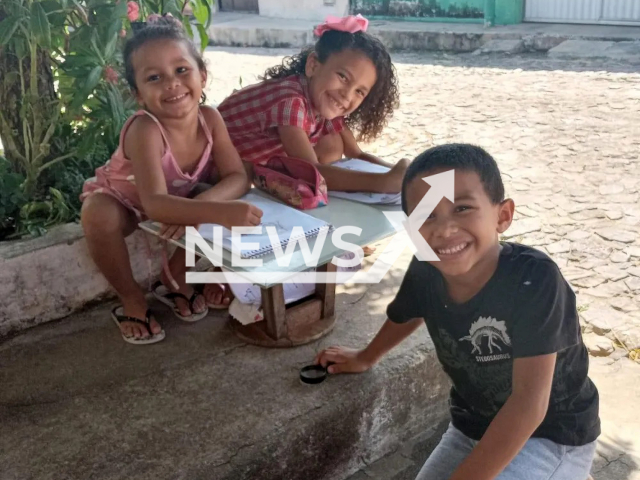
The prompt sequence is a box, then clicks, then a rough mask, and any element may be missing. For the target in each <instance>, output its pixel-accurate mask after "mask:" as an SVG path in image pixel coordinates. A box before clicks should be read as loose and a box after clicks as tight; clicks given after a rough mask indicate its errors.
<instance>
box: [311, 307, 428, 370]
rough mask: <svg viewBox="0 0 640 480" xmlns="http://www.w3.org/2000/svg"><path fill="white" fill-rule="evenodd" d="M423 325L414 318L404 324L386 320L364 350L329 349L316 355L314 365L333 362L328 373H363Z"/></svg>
mask: <svg viewBox="0 0 640 480" xmlns="http://www.w3.org/2000/svg"><path fill="white" fill-rule="evenodd" d="M423 324H424V320H423V319H422V318H414V319H412V320H409V321H408V322H405V323H395V322H392V321H391V320H387V321H386V322H384V325H382V328H380V331H378V334H377V335H376V336H375V338H374V339H373V340H371V343H369V345H368V346H367V347H366V348H365V349H364V350H360V351H354V350H349V349H346V348H343V347H331V348H328V349H326V350H324V351H322V352H320V353H319V354H318V356H317V357H316V363H317V364H320V365H322V366H324V367H326V366H327V363H329V362H333V363H334V364H335V365H331V366H330V367H329V373H360V372H364V371H365V370H368V369H369V368H371V367H373V366H374V365H375V364H376V363H378V361H379V360H380V359H381V358H382V357H383V356H384V355H385V354H386V353H387V352H389V351H390V350H391V349H392V348H394V347H395V346H396V345H398V344H399V343H401V342H402V341H403V340H404V339H405V338H407V337H408V336H409V335H411V334H412V333H413V332H415V331H416V330H417V329H418V328H419V327H420V325H423Z"/></svg>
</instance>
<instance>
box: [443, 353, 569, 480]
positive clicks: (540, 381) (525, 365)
mask: <svg viewBox="0 0 640 480" xmlns="http://www.w3.org/2000/svg"><path fill="white" fill-rule="evenodd" d="M556 355H557V354H556V353H552V354H549V355H540V356H536V357H528V358H516V359H515V360H514V362H513V387H512V393H511V396H510V397H509V399H508V400H507V401H506V403H505V404H504V406H503V407H502V408H501V409H500V411H499V412H498V414H497V415H496V417H495V418H494V419H493V421H492V422H491V425H489V428H488V429H487V431H486V432H485V434H484V436H483V437H482V440H480V442H478V445H476V447H475V448H474V449H473V451H472V452H471V453H470V454H469V456H468V457H467V458H466V459H465V460H464V462H462V464H460V466H459V467H458V468H457V469H456V471H455V472H454V473H453V475H452V476H451V478H450V480H493V479H494V478H496V477H497V476H498V475H499V474H500V472H502V470H504V469H505V467H506V466H507V465H509V463H510V462H511V460H513V458H514V457H515V456H516V455H517V454H518V452H520V450H521V449H522V447H523V446H524V444H525V443H526V442H527V440H529V438H531V435H532V434H533V432H534V431H535V430H536V429H537V428H538V426H539V425H540V424H541V423H542V421H543V420H544V417H545V415H546V414H547V409H548V408H549V397H550V395H551V385H552V382H553V373H554V369H555V365H556Z"/></svg>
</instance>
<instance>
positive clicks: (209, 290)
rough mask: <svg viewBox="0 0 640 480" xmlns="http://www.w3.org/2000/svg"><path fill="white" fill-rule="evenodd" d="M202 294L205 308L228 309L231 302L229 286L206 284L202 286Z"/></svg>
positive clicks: (231, 293) (231, 296)
mask: <svg viewBox="0 0 640 480" xmlns="http://www.w3.org/2000/svg"><path fill="white" fill-rule="evenodd" d="M203 294H204V298H205V300H206V302H207V306H208V307H210V308H215V309H219V310H223V309H225V308H229V305H230V304H231V301H232V300H233V292H232V291H231V287H229V285H222V284H219V283H207V284H206V285H205V286H204V290H203Z"/></svg>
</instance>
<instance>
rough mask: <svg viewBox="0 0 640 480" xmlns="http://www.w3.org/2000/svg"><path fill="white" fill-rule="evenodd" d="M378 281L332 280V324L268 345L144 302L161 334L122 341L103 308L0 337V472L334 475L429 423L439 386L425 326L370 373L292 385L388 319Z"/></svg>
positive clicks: (443, 393)
mask: <svg viewBox="0 0 640 480" xmlns="http://www.w3.org/2000/svg"><path fill="white" fill-rule="evenodd" d="M408 261H409V256H408V255H406V256H405V258H404V259H403V261H402V262H398V263H397V265H399V267H394V269H393V270H392V272H391V274H390V275H388V276H387V279H386V281H384V282H383V283H381V284H379V285H374V286H365V285H361V286H356V287H351V288H349V289H345V288H344V287H340V290H339V291H340V292H341V293H339V295H338V300H337V315H338V322H337V325H336V328H335V330H334V332H333V333H332V334H331V335H330V336H328V337H326V338H324V339H322V340H320V341H318V342H316V343H313V344H310V345H306V346H303V347H299V348H294V349H282V350H269V349H263V348H258V347H253V346H247V345H245V344H243V343H241V342H240V341H239V340H238V339H237V338H236V337H235V336H234V334H233V333H231V332H230V331H229V330H228V329H227V328H226V319H225V317H224V314H223V313H221V312H215V314H213V313H212V314H211V315H210V316H209V317H207V318H206V319H205V320H203V321H201V322H199V323H196V324H185V323H182V322H180V321H179V320H177V319H174V318H173V317H172V315H171V314H170V312H169V310H168V309H167V308H165V307H163V306H160V305H156V304H153V308H154V311H156V312H157V315H158V319H159V321H160V322H161V323H162V325H163V326H164V328H165V330H166V332H167V338H166V339H165V340H164V341H163V342H161V343H159V344H156V345H152V346H147V347H136V346H131V345H128V344H125V343H124V342H123V341H122V340H121V338H120V335H119V333H118V331H117V329H116V327H115V325H114V324H113V322H112V321H111V319H110V318H109V310H110V307H111V305H104V306H100V307H97V308H94V309H92V310H89V311H86V312H84V313H81V314H76V315H74V316H71V317H68V318H66V319H63V320H60V321H56V322H50V323H48V324H46V325H42V326H39V327H35V328H32V329H29V330H27V331H25V332H23V333H22V334H20V335H18V336H15V337H13V338H10V339H5V340H4V341H3V342H2V343H0V384H1V385H2V389H0V424H1V425H2V435H0V451H1V452H2V459H3V460H2V475H1V476H2V478H3V479H8V480H9V479H11V480H13V479H16V480H17V479H21V480H22V479H30V478H31V479H36V478H37V479H38V480H54V479H55V480H57V479H60V478H65V479H71V480H75V479H78V480H80V479H82V480H85V479H88V478H100V479H101V480H112V479H113V480H115V479H118V480H119V479H123V478H132V479H133V478H135V479H140V480H147V479H149V480H150V479H154V480H160V479H171V480H175V479H189V480H193V479H208V480H249V479H250V480H262V479H264V480H271V479H273V480H276V479H277V480H298V479H300V480H342V479H344V478H346V477H348V476H349V475H351V474H352V473H355V472H356V471H357V470H359V469H360V468H363V467H365V466H366V465H367V464H370V463H372V462H374V461H375V460H377V459H378V458H381V457H382V456H384V455H386V454H388V453H389V452H391V451H393V450H394V449H396V448H397V447H398V446H399V445H400V444H402V442H404V441H405V440H407V439H409V438H411V437H414V436H416V435H418V434H421V433H424V432H427V431H429V429H431V428H432V427H434V426H435V425H439V424H440V423H441V422H442V420H443V419H444V418H445V417H446V414H447V408H446V404H447V395H448V388H449V387H448V382H447V380H446V378H445V376H444V373H443V372H442V371H441V368H440V367H439V365H438V362H437V359H436V356H435V353H434V351H433V346H432V344H431V342H430V340H429V339H428V336H427V332H426V328H424V329H421V330H420V331H419V332H416V334H414V336H413V337H412V338H410V339H409V340H407V341H406V342H405V343H403V344H402V345H401V346H400V347H398V348H397V349H396V350H394V351H393V352H392V353H391V354H390V355H389V356H388V357H387V358H386V359H385V360H384V361H383V362H382V363H380V364H379V365H378V366H376V367H375V368H374V369H373V370H371V371H370V372H368V373H365V374H361V375H341V376H335V377H330V378H329V379H327V380H326V381H325V382H324V383H322V384H320V385H304V384H302V383H300V381H299V378H298V374H299V369H300V368H301V367H302V366H304V365H306V364H309V363H310V362H312V361H313V358H314V356H315V355H316V353H317V352H318V351H319V350H320V349H321V348H323V347H326V346H329V345H332V344H342V345H347V346H353V347H357V346H363V345H365V344H366V343H367V342H368V341H369V340H370V339H371V338H372V337H373V336H374V334H375V333H376V331H377V330H378V328H379V327H380V325H381V324H382V322H383V321H384V320H385V315H384V310H385V307H386V304H387V302H388V301H389V300H390V298H391V295H392V292H394V291H395V290H396V289H397V286H398V285H399V282H400V281H401V279H402V275H403V269H404V268H406V265H407V263H408Z"/></svg>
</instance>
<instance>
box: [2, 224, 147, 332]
mask: <svg viewBox="0 0 640 480" xmlns="http://www.w3.org/2000/svg"><path fill="white" fill-rule="evenodd" d="M127 244H128V246H129V252H130V255H131V263H132V266H133V271H134V272H135V275H136V279H137V280H138V281H139V282H146V281H147V278H148V266H147V265H148V264H147V253H146V249H145V246H144V243H143V233H142V232H136V233H135V234H133V235H132V236H131V237H130V238H128V239H127ZM151 245H152V247H155V248H158V243H157V242H155V241H154V239H151ZM159 271H160V264H159V262H158V261H153V262H152V275H153V276H154V277H155V276H156V275H157V274H158V273H159ZM113 295H114V292H113V290H112V289H111V287H110V286H109V284H108V283H107V281H106V280H105V279H104V277H103V276H102V275H101V274H100V272H99V271H98V269H97V267H96V266H95V264H94V263H93V260H92V259H91V257H90V256H89V251H88V250H87V245H86V242H85V240H84V235H83V232H82V227H81V226H80V225H77V224H67V225H62V226H59V227H55V228H53V229H51V231H50V232H48V233H47V235H45V236H44V237H41V238H35V239H30V240H19V241H14V242H3V243H0V336H3V335H6V334H9V333H12V332H16V331H18V330H22V329H24V328H28V327H31V326H34V325H37V324H40V323H44V322H48V321H50V320H55V319H58V318H62V317H64V316H66V315H69V314H70V313H72V312H75V311H77V310H79V309H81V308H83V307H84V306H85V305H86V304H88V303H90V302H93V301H97V300H101V299H105V298H109V297H111V296H113Z"/></svg>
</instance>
